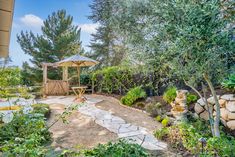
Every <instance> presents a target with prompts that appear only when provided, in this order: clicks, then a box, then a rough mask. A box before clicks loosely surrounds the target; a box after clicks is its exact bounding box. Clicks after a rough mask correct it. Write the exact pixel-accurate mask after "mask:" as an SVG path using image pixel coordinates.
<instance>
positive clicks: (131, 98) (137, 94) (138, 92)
mask: <svg viewBox="0 0 235 157" xmlns="http://www.w3.org/2000/svg"><path fill="white" fill-rule="evenodd" d="M145 97H146V93H145V91H144V90H143V89H142V88H141V87H140V86H139V87H135V88H132V89H131V90H130V91H129V92H128V93H127V94H126V95H125V96H123V97H122V98H121V102H122V103H123V104H124V105H128V106H131V105H132V104H133V103H134V102H135V101H136V100H138V99H140V98H145Z"/></svg>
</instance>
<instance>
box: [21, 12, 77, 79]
mask: <svg viewBox="0 0 235 157" xmlns="http://www.w3.org/2000/svg"><path fill="white" fill-rule="evenodd" d="M72 23H73V17H72V16H70V15H67V14H66V11H65V10H59V11H57V12H53V13H52V15H49V16H48V18H47V19H46V20H45V21H44V24H43V26H42V27H41V30H42V35H38V34H37V35H35V34H33V33H32V32H31V31H30V32H28V31H26V32H23V31H22V32H21V34H18V35H17V42H18V43H19V44H20V46H21V48H22V49H23V51H24V52H25V53H26V54H29V55H30V56H31V57H32V59H30V61H31V62H32V64H33V65H34V66H33V67H29V65H28V64H27V65H26V63H24V65H25V66H24V67H25V68H26V67H27V69H25V71H26V70H27V71H28V73H29V75H30V76H27V78H26V79H30V80H31V81H30V80H28V81H27V82H32V81H33V82H42V66H41V63H42V62H49V63H53V62H57V61H60V60H61V59H63V58H64V57H66V56H70V55H72V54H76V53H78V52H80V45H81V42H80V29H79V28H78V27H77V26H74V25H73V24H72ZM24 67H23V68H24ZM48 77H49V78H50V79H59V78H60V77H61V69H57V68H54V69H53V71H52V70H51V71H50V69H49V70H48Z"/></svg>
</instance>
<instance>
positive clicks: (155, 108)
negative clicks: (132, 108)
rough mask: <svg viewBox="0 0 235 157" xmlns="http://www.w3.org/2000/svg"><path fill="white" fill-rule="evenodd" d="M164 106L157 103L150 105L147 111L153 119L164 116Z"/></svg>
mask: <svg viewBox="0 0 235 157" xmlns="http://www.w3.org/2000/svg"><path fill="white" fill-rule="evenodd" d="M161 107H162V104H161V103H159V102H157V103H149V104H147V105H146V108H145V109H146V111H147V112H148V113H149V114H150V115H151V116H153V117H156V116H158V115H161V114H162V109H161Z"/></svg>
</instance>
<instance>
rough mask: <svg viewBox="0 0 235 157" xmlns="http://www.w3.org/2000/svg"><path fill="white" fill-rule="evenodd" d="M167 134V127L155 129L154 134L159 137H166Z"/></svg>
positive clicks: (160, 138)
mask: <svg viewBox="0 0 235 157" xmlns="http://www.w3.org/2000/svg"><path fill="white" fill-rule="evenodd" d="M168 134H169V130H168V128H167V127H163V128H161V129H159V130H157V131H155V133H154V136H155V137H156V138H157V139H159V140H162V139H164V138H166V136H167V135H168Z"/></svg>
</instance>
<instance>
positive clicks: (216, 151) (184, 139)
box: [155, 120, 235, 156]
mask: <svg viewBox="0 0 235 157" xmlns="http://www.w3.org/2000/svg"><path fill="white" fill-rule="evenodd" d="M155 136H156V137H158V138H159V139H163V138H167V139H168V141H169V142H170V143H171V144H172V146H174V147H176V149H178V148H182V147H184V148H185V149H186V150H188V151H190V152H191V153H193V154H194V155H201V156H234V151H233V149H234V147H235V138H234V137H232V136H229V135H226V134H225V133H223V132H222V134H221V137H220V138H218V137H212V136H211V133H210V128H209V124H208V123H206V122H202V121H199V120H198V121H195V122H191V123H181V124H177V125H174V126H170V127H168V128H165V127H163V128H162V129H161V130H157V131H156V132H155ZM201 137H204V138H206V139H207V144H206V146H205V148H204V149H205V151H204V154H201V143H200V142H199V139H200V138H201Z"/></svg>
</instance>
